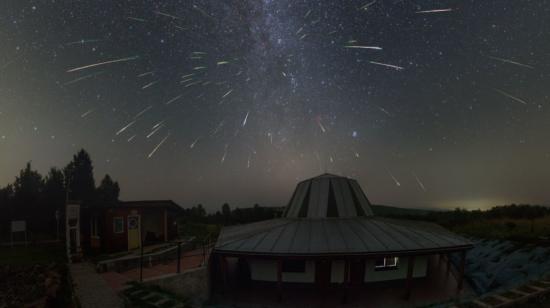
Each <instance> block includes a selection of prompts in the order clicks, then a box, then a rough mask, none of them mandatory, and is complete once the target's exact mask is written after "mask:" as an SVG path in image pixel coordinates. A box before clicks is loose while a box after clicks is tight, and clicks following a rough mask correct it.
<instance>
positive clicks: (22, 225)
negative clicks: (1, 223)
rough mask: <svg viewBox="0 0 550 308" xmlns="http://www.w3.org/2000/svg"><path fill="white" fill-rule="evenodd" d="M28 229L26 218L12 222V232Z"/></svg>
mask: <svg viewBox="0 0 550 308" xmlns="http://www.w3.org/2000/svg"><path fill="white" fill-rule="evenodd" d="M26 230H27V222H26V221H24V220H13V221H12V222H11V232H25V231H26Z"/></svg>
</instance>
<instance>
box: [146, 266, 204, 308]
mask: <svg viewBox="0 0 550 308" xmlns="http://www.w3.org/2000/svg"><path fill="white" fill-rule="evenodd" d="M143 283H144V284H147V285H156V286H159V287H161V288H163V289H165V290H168V291H170V292H172V293H174V294H177V295H180V296H183V297H186V298H189V299H190V300H191V301H192V302H193V303H194V304H195V305H194V306H201V304H202V303H203V302H204V301H206V300H207V299H208V297H209V290H210V289H209V285H208V268H207V267H206V266H203V267H199V268H195V269H191V270H187V271H184V272H181V273H180V274H169V275H164V276H160V277H155V278H151V279H146V280H144V281H143Z"/></svg>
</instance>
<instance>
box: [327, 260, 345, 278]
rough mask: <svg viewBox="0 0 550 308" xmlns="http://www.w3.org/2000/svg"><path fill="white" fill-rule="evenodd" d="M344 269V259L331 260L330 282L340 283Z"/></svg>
mask: <svg viewBox="0 0 550 308" xmlns="http://www.w3.org/2000/svg"><path fill="white" fill-rule="evenodd" d="M345 269H346V262H345V261H344V260H336V261H332V264H331V265H330V282H332V283H342V282H344V273H345Z"/></svg>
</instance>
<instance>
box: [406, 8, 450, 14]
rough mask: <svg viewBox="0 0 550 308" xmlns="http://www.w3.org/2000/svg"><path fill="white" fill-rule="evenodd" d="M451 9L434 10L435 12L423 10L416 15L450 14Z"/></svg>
mask: <svg viewBox="0 0 550 308" xmlns="http://www.w3.org/2000/svg"><path fill="white" fill-rule="evenodd" d="M452 11H453V9H435V10H425V11H417V12H415V13H416V14H431V13H444V12H452Z"/></svg>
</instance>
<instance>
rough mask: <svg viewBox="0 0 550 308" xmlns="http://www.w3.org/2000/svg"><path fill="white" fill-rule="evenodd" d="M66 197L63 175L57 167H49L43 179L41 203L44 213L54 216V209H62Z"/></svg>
mask: <svg viewBox="0 0 550 308" xmlns="http://www.w3.org/2000/svg"><path fill="white" fill-rule="evenodd" d="M66 198H67V193H66V190H65V176H64V175H63V172H62V171H61V170H59V169H57V168H51V169H50V171H49V172H48V175H47V176H46V178H45V179H44V191H43V194H42V203H43V206H42V207H43V211H44V215H47V216H48V217H52V218H53V217H55V216H54V215H55V211H57V210H62V209H63V206H64V204H65V200H66Z"/></svg>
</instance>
